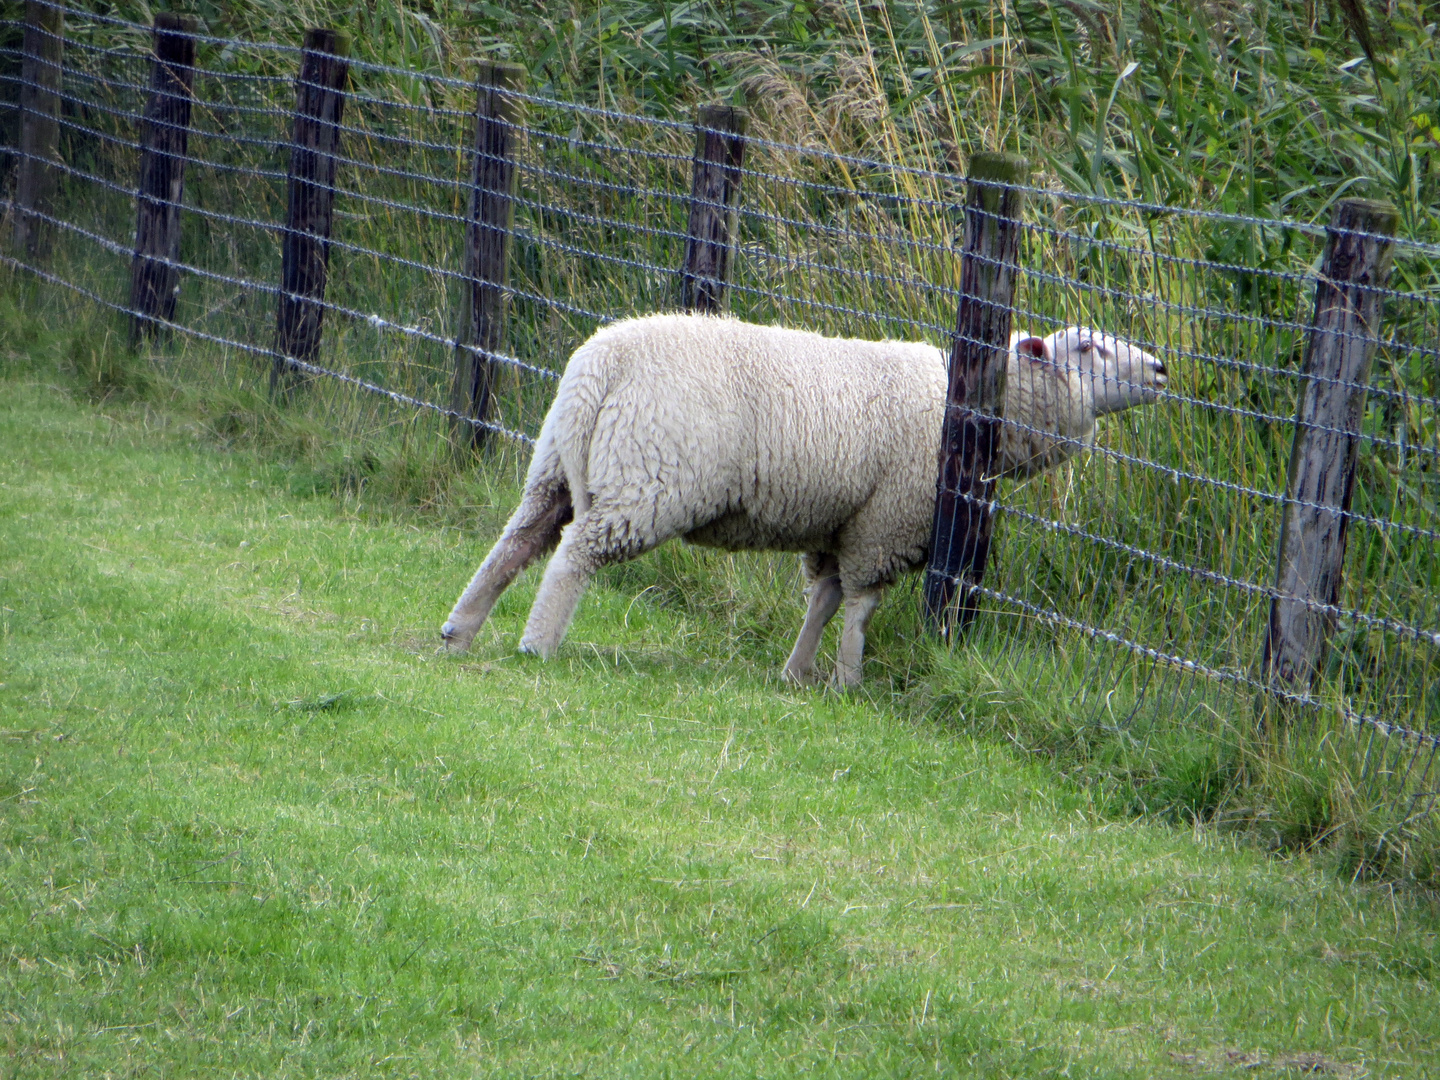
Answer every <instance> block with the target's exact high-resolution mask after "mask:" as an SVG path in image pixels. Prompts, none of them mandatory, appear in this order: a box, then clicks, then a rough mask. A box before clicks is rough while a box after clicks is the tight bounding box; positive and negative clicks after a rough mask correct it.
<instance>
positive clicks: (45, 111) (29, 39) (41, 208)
mask: <svg viewBox="0 0 1440 1080" xmlns="http://www.w3.org/2000/svg"><path fill="white" fill-rule="evenodd" d="M22 50H23V56H22V59H21V61H20V80H21V82H20V165H19V168H18V169H17V171H16V172H17V175H16V179H15V203H14V208H15V220H14V231H13V233H12V234H11V241H12V243H13V245H14V248H15V251H16V252H17V253H19V254H21V255H25V256H35V255H39V254H43V250H42V249H43V247H44V244H45V238H46V237H47V236H48V234H49V231H50V230H49V229H47V228H46V227H45V222H44V220H43V219H42V218H39V217H37V216H35V213H31V211H35V212H36V213H39V214H46V213H49V211H50V205H51V201H52V199H53V197H54V194H55V184H56V180H57V173H56V170H55V168H54V166H53V165H52V164H51V162H53V161H55V160H56V148H57V146H58V144H59V140H60V123H59V120H58V116H59V113H60V96H59V91H60V73H61V68H62V65H63V63H64V54H65V9H64V7H63V6H60V0H56V2H54V3H50V2H46V0H26V4H25V37H24V43H23V45H22Z"/></svg>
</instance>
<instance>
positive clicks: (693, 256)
mask: <svg viewBox="0 0 1440 1080" xmlns="http://www.w3.org/2000/svg"><path fill="white" fill-rule="evenodd" d="M749 121H750V114H749V113H748V112H746V111H745V110H744V109H741V108H738V107H737V106H734V105H704V106H701V108H700V111H699V113H698V114H697V115H696V118H695V159H694V162H693V164H692V166H691V182H690V227H689V229H688V230H687V239H686V241H685V266H684V269H683V270H682V271H681V273H680V306H681V307H682V308H684V309H685V310H686V311H702V312H717V311H720V310H721V308H722V306H723V305H724V302H725V288H726V286H727V285H728V283H729V280H730V254H731V252H732V251H733V250H734V246H735V241H736V239H737V238H738V234H739V229H738V227H737V226H738V220H737V214H736V205H737V204H738V202H739V199H740V177H741V172H740V166H741V163H742V162H743V161H744V159H745V129H746V127H747V126H748V125H749Z"/></svg>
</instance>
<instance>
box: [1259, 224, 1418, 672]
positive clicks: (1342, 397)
mask: <svg viewBox="0 0 1440 1080" xmlns="http://www.w3.org/2000/svg"><path fill="white" fill-rule="evenodd" d="M1398 218H1399V215H1398V213H1397V212H1396V210H1395V208H1394V207H1393V206H1389V205H1387V204H1384V203H1377V202H1371V201H1370V200H1368V199H1345V200H1343V201H1342V202H1340V203H1338V204H1337V205H1336V207H1335V212H1334V214H1333V216H1332V217H1331V219H1330V225H1329V227H1328V228H1327V230H1326V232H1327V233H1328V237H1327V239H1326V241H1325V253H1324V256H1323V258H1322V260H1321V264H1320V277H1319V280H1318V282H1317V283H1316V286H1315V316H1314V318H1313V319H1312V320H1311V323H1310V340H1309V343H1308V344H1307V346H1306V348H1305V361H1304V366H1303V369H1302V372H1303V374H1304V376H1305V381H1304V383H1303V385H1302V388H1301V392H1300V405H1299V408H1298V409H1297V410H1296V414H1295V442H1294V446H1293V447H1292V449H1291V451H1290V475H1289V480H1288V482H1287V484H1286V501H1285V505H1284V509H1283V511H1282V513H1283V517H1282V519H1281V525H1280V554H1279V560H1278V564H1277V566H1276V569H1275V589H1276V591H1277V592H1278V593H1279V594H1280V595H1279V596H1277V597H1275V598H1274V599H1272V600H1271V601H1270V622H1269V626H1268V628H1267V633H1266V635H1265V659H1264V665H1263V670H1264V671H1265V673H1266V675H1267V681H1268V682H1269V683H1270V684H1271V685H1273V686H1275V687H1276V688H1277V689H1280V690H1284V691H1287V692H1292V693H1302V694H1303V693H1307V692H1308V691H1309V689H1310V687H1311V686H1312V684H1313V683H1314V680H1315V677H1316V675H1317V674H1318V673H1319V672H1320V670H1321V668H1322V666H1323V660H1324V655H1325V647H1326V644H1327V641H1328V638H1329V635H1330V632H1331V631H1332V629H1333V628H1334V625H1335V617H1334V615H1333V614H1331V613H1329V612H1325V611H1316V610H1315V609H1314V607H1313V606H1312V605H1315V604H1326V605H1331V606H1334V605H1336V604H1338V603H1339V602H1340V581H1341V576H1342V574H1343V572H1344V567H1345V538H1346V531H1347V528H1348V526H1349V521H1350V498H1351V495H1352V494H1353V492H1354V488H1355V460H1356V455H1357V453H1358V451H1359V445H1360V421H1361V418H1362V417H1363V416H1364V413H1365V389H1366V382H1367V380H1368V379H1369V377H1370V361H1371V360H1372V359H1373V358H1374V356H1375V348H1376V345H1377V344H1378V338H1379V333H1380V313H1381V306H1382V301H1383V299H1384V298H1383V297H1382V296H1381V295H1380V292H1379V291H1378V290H1380V289H1383V288H1384V286H1385V281H1386V279H1387V278H1388V277H1389V274H1390V260H1391V256H1392V254H1393V250H1394V241H1393V239H1391V237H1393V236H1394V233H1395V225H1396V222H1397V220H1398Z"/></svg>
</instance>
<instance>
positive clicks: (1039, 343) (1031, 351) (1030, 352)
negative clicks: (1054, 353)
mask: <svg viewBox="0 0 1440 1080" xmlns="http://www.w3.org/2000/svg"><path fill="white" fill-rule="evenodd" d="M1015 351H1016V352H1017V353H1019V354H1020V355H1021V356H1028V357H1030V359H1032V360H1044V359H1045V339H1044V338H1038V337H1022V338H1021V339H1020V340H1019V341H1017V342H1015Z"/></svg>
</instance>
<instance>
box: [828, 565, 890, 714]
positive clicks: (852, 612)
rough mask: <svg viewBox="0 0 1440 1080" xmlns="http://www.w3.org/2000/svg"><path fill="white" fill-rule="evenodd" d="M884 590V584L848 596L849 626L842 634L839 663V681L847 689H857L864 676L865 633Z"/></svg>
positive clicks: (846, 603) (837, 680) (846, 605)
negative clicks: (862, 666)
mask: <svg viewBox="0 0 1440 1080" xmlns="http://www.w3.org/2000/svg"><path fill="white" fill-rule="evenodd" d="M884 594H885V587H884V586H883V585H881V586H876V587H874V588H870V589H866V590H865V591H864V592H859V593H856V594H855V595H853V596H847V597H845V629H844V630H843V631H842V632H841V634H840V655H839V657H838V658H837V662H836V664H835V681H836V683H838V684H839V685H840V686H841V687H842V688H844V689H847V690H848V689H854V688H855V687H857V686H859V685H860V680H861V679H862V678H863V677H864V674H863V671H862V668H861V665H862V663H863V662H864V659H865V634H866V632H867V631H868V630H869V629H870V620H871V619H872V618H874V617H875V609H876V608H878V607H879V606H880V597H882V596H883V595H884Z"/></svg>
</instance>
